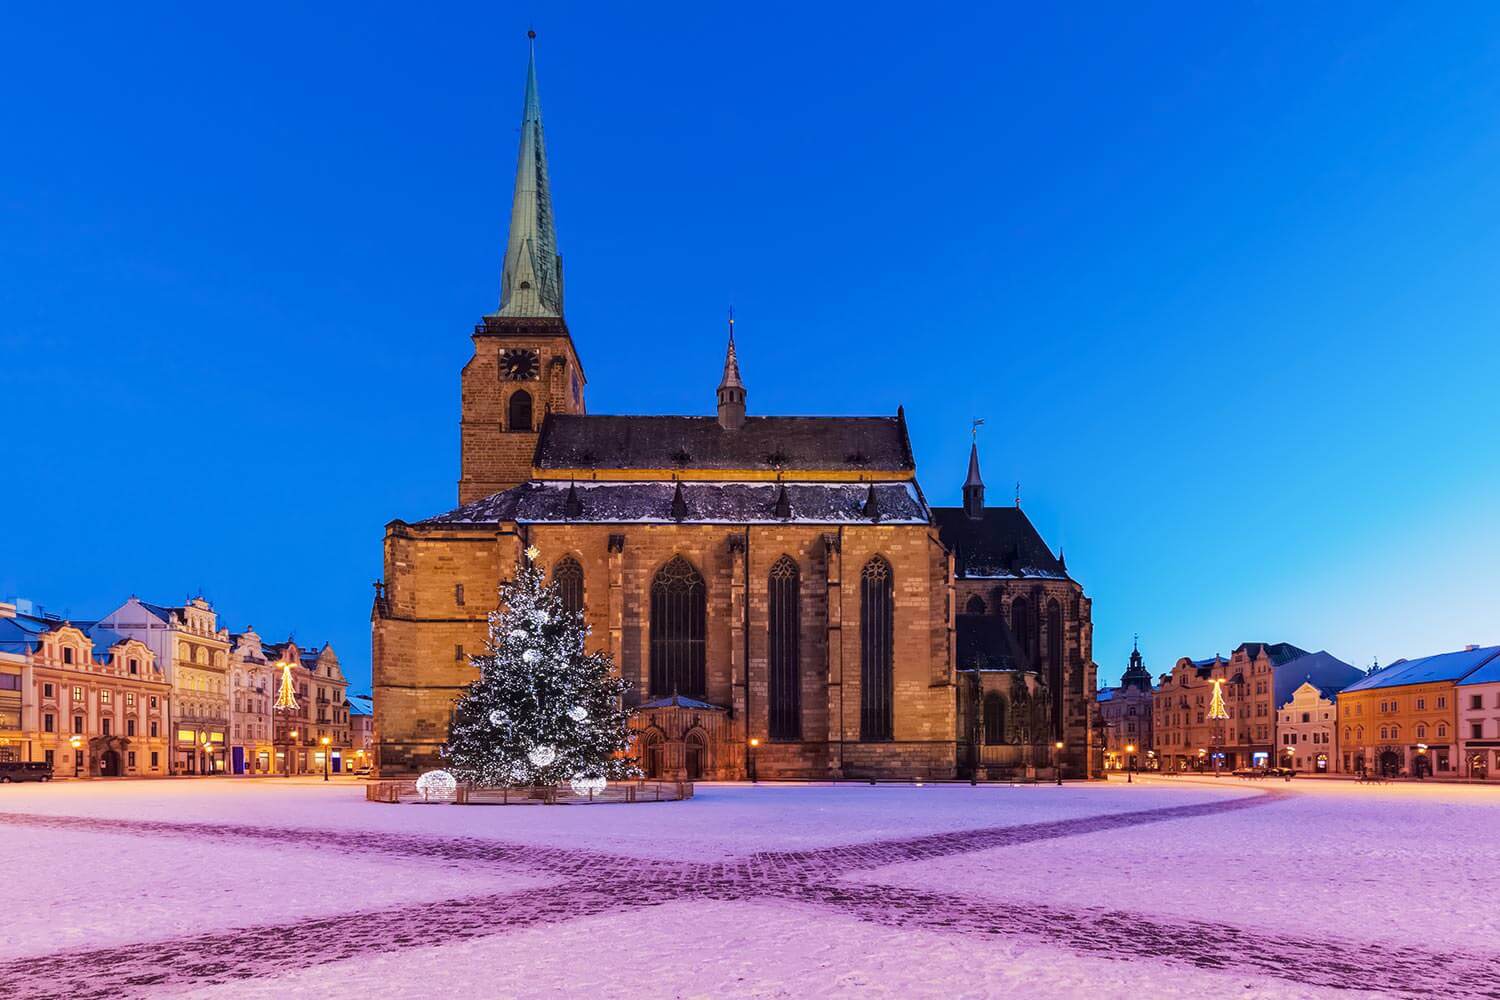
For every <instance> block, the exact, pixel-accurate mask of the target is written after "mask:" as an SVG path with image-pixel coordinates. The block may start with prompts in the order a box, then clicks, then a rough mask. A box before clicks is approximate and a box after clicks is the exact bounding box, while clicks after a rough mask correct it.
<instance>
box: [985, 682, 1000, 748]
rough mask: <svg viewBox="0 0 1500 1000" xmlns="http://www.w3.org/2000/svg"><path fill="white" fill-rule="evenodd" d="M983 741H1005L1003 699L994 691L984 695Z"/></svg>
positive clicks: (991, 742) (992, 742)
mask: <svg viewBox="0 0 1500 1000" xmlns="http://www.w3.org/2000/svg"><path fill="white" fill-rule="evenodd" d="M984 741H985V742H986V743H990V744H994V743H1004V742H1005V699H1003V698H1001V697H1000V695H999V694H998V693H996V692H994V691H991V692H990V693H989V694H987V695H985V696H984Z"/></svg>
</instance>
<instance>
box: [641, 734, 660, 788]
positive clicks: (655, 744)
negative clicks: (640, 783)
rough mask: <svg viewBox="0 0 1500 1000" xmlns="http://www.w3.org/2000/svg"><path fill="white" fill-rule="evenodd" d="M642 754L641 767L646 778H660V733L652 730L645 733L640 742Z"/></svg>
mask: <svg viewBox="0 0 1500 1000" xmlns="http://www.w3.org/2000/svg"><path fill="white" fill-rule="evenodd" d="M641 742H642V744H643V750H644V752H643V753H642V754H641V767H642V769H643V770H645V772H646V777H648V778H660V777H661V766H662V760H661V757H662V739H661V733H658V732H657V731H656V730H654V729H652V730H649V731H648V732H647V733H646V736H645V738H644V739H643V740H642V741H641Z"/></svg>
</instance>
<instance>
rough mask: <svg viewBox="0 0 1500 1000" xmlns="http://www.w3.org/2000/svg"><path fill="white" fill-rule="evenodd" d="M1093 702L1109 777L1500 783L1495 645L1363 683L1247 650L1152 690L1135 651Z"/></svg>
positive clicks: (1188, 667) (1298, 659)
mask: <svg viewBox="0 0 1500 1000" xmlns="http://www.w3.org/2000/svg"><path fill="white" fill-rule="evenodd" d="M1097 700H1098V705H1099V711H1100V715H1101V718H1102V722H1103V726H1102V728H1103V731H1104V734H1105V766H1106V768H1111V769H1119V770H1123V769H1126V768H1133V769H1137V770H1142V769H1157V768H1159V769H1161V770H1167V771H1212V770H1236V769H1239V768H1246V767H1268V766H1280V767H1285V768H1290V769H1292V770H1295V771H1299V772H1307V773H1315V774H1324V773H1344V774H1363V773H1367V772H1378V773H1382V774H1388V775H1394V776H1409V777H1424V776H1428V775H1436V776H1438V777H1458V778H1471V779H1479V780H1483V779H1490V780H1500V646H1488V647H1480V646H1469V647H1467V648H1466V649H1462V650H1458V651H1456V652H1451V653H1439V654H1436V655H1433V656H1426V657H1422V658H1420V659H1416V660H1398V661H1396V662H1395V663H1392V664H1390V665H1389V666H1387V667H1385V668H1383V669H1376V670H1373V671H1371V672H1370V673H1368V674H1367V673H1364V672H1362V671H1360V670H1358V669H1357V668H1355V667H1353V666H1350V665H1349V664H1347V663H1345V662H1343V661H1342V660H1339V659H1338V658H1337V657H1334V656H1332V655H1330V654H1329V653H1327V652H1322V651H1320V652H1316V653H1309V652H1307V651H1306V650H1303V649H1299V648H1298V647H1296V646H1293V645H1291V644H1290V643H1261V642H1251V643H1243V644H1241V645H1240V646H1239V647H1237V648H1236V649H1235V650H1234V652H1233V653H1232V654H1230V656H1228V657H1224V656H1219V655H1215V656H1212V657H1208V658H1205V659H1198V660H1195V659H1190V658H1186V657H1184V658H1183V659H1181V660H1178V661H1177V663H1176V665H1175V666H1174V667H1173V668H1172V670H1171V671H1170V672H1169V673H1165V674H1162V675H1161V678H1160V682H1159V683H1158V684H1157V685H1156V686H1154V687H1153V686H1152V685H1151V683H1150V675H1149V673H1148V672H1147V671H1146V669H1145V665H1144V663H1143V662H1142V661H1141V657H1140V651H1139V650H1138V649H1137V650H1134V651H1132V653H1131V658H1130V666H1129V667H1128V668H1127V670H1126V671H1125V675H1124V677H1123V678H1122V682H1121V684H1120V686H1119V687H1115V688H1104V689H1101V690H1100V691H1099V693H1098V696H1097Z"/></svg>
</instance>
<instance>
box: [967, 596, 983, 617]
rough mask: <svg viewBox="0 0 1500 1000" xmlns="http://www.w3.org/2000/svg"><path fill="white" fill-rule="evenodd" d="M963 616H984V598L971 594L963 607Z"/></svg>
mask: <svg viewBox="0 0 1500 1000" xmlns="http://www.w3.org/2000/svg"><path fill="white" fill-rule="evenodd" d="M964 614H968V615H982V614H984V598H982V597H980V596H979V595H978V594H972V595H970V597H969V602H968V603H967V604H965V605H964Z"/></svg>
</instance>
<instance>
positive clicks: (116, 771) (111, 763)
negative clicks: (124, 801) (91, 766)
mask: <svg viewBox="0 0 1500 1000" xmlns="http://www.w3.org/2000/svg"><path fill="white" fill-rule="evenodd" d="M99 776H100V777H101V778H118V777H119V776H120V752H119V751H118V750H106V751H104V752H103V753H102V754H100V755H99Z"/></svg>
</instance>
